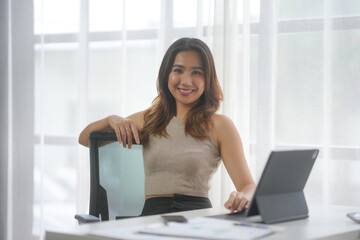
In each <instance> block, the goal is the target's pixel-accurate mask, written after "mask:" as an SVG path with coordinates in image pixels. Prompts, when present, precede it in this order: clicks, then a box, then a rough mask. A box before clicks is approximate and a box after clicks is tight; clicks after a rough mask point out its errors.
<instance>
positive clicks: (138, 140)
mask: <svg viewBox="0 0 360 240" xmlns="http://www.w3.org/2000/svg"><path fill="white" fill-rule="evenodd" d="M131 132H132V134H133V137H134V138H135V142H136V143H137V144H140V137H139V132H138V130H137V128H136V126H135V124H134V123H131Z"/></svg>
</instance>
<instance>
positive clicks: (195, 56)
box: [168, 51, 205, 113]
mask: <svg viewBox="0 0 360 240" xmlns="http://www.w3.org/2000/svg"><path fill="white" fill-rule="evenodd" d="M168 88H169V90H170V92H171V94H172V95H173V97H174V98H175V101H176V107H177V110H178V111H179V110H182V109H184V110H189V109H191V108H192V107H193V106H194V105H195V104H196V103H197V101H198V100H199V99H200V97H201V95H202V94H203V92H204V89H205V68H204V66H203V64H202V61H201V57H200V55H199V53H197V52H196V51H184V52H179V53H178V54H177V55H176V57H175V60H174V64H173V66H172V69H171V71H170V74H169V80H168ZM178 113H179V112H178Z"/></svg>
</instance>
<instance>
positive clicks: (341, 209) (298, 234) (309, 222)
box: [45, 204, 360, 240]
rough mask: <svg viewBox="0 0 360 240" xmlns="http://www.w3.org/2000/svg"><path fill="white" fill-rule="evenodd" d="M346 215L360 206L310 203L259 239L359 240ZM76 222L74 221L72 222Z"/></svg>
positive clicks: (84, 233)
mask: <svg viewBox="0 0 360 240" xmlns="http://www.w3.org/2000/svg"><path fill="white" fill-rule="evenodd" d="M348 212H360V207H349V206H337V205H320V204H309V215H310V217H309V218H307V219H302V220H297V221H291V222H285V223H279V224H274V226H281V227H284V229H285V231H284V232H283V233H276V234H273V235H270V236H268V237H265V238H262V239H266V240H273V239H342V240H343V239H360V224H358V223H355V222H354V221H352V220H351V219H349V218H348V217H346V213H348ZM221 213H227V210H226V209H225V208H222V207H219V208H210V209H203V210H195V211H188V212H181V213H179V214H181V215H184V216H185V217H186V218H188V219H191V218H195V217H199V216H209V215H216V214H221ZM74 221H75V220H74ZM157 222H162V219H161V217H160V215H155V216H148V217H139V218H131V219H124V220H117V221H108V222H101V223H93V224H84V225H80V226H77V227H75V228H71V229H66V230H56V231H53V230H48V231H46V236H45V239H46V240H80V239H104V240H105V239H107V240H109V238H101V237H94V236H91V235H89V234H88V233H89V232H90V231H94V230H96V229H101V230H103V229H111V228H126V227H130V226H138V225H146V224H152V223H157Z"/></svg>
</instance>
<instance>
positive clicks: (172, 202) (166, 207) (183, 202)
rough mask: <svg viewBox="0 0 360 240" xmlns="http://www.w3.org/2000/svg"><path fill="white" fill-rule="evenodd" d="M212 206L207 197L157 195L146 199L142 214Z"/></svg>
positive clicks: (147, 214)
mask: <svg viewBox="0 0 360 240" xmlns="http://www.w3.org/2000/svg"><path fill="white" fill-rule="evenodd" d="M211 207H212V205H211V202H210V200H209V199H208V198H206V197H194V196H188V195H181V194H174V197H155V198H149V199H147V200H145V204H144V207H143V210H142V212H141V215H140V216H149V215H155V214H163V213H172V212H181V211H189V210H196V209H202V208H211Z"/></svg>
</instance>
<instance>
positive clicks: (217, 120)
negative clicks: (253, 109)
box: [212, 114, 233, 130]
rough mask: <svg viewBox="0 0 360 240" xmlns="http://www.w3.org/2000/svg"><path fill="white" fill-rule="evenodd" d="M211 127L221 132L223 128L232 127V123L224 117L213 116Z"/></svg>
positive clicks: (220, 115)
mask: <svg viewBox="0 0 360 240" xmlns="http://www.w3.org/2000/svg"><path fill="white" fill-rule="evenodd" d="M212 125H213V128H214V130H221V129H222V128H224V127H229V125H233V122H232V120H231V119H230V118H229V117H228V116H226V115H223V114H215V115H214V116H213V119H212Z"/></svg>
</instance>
